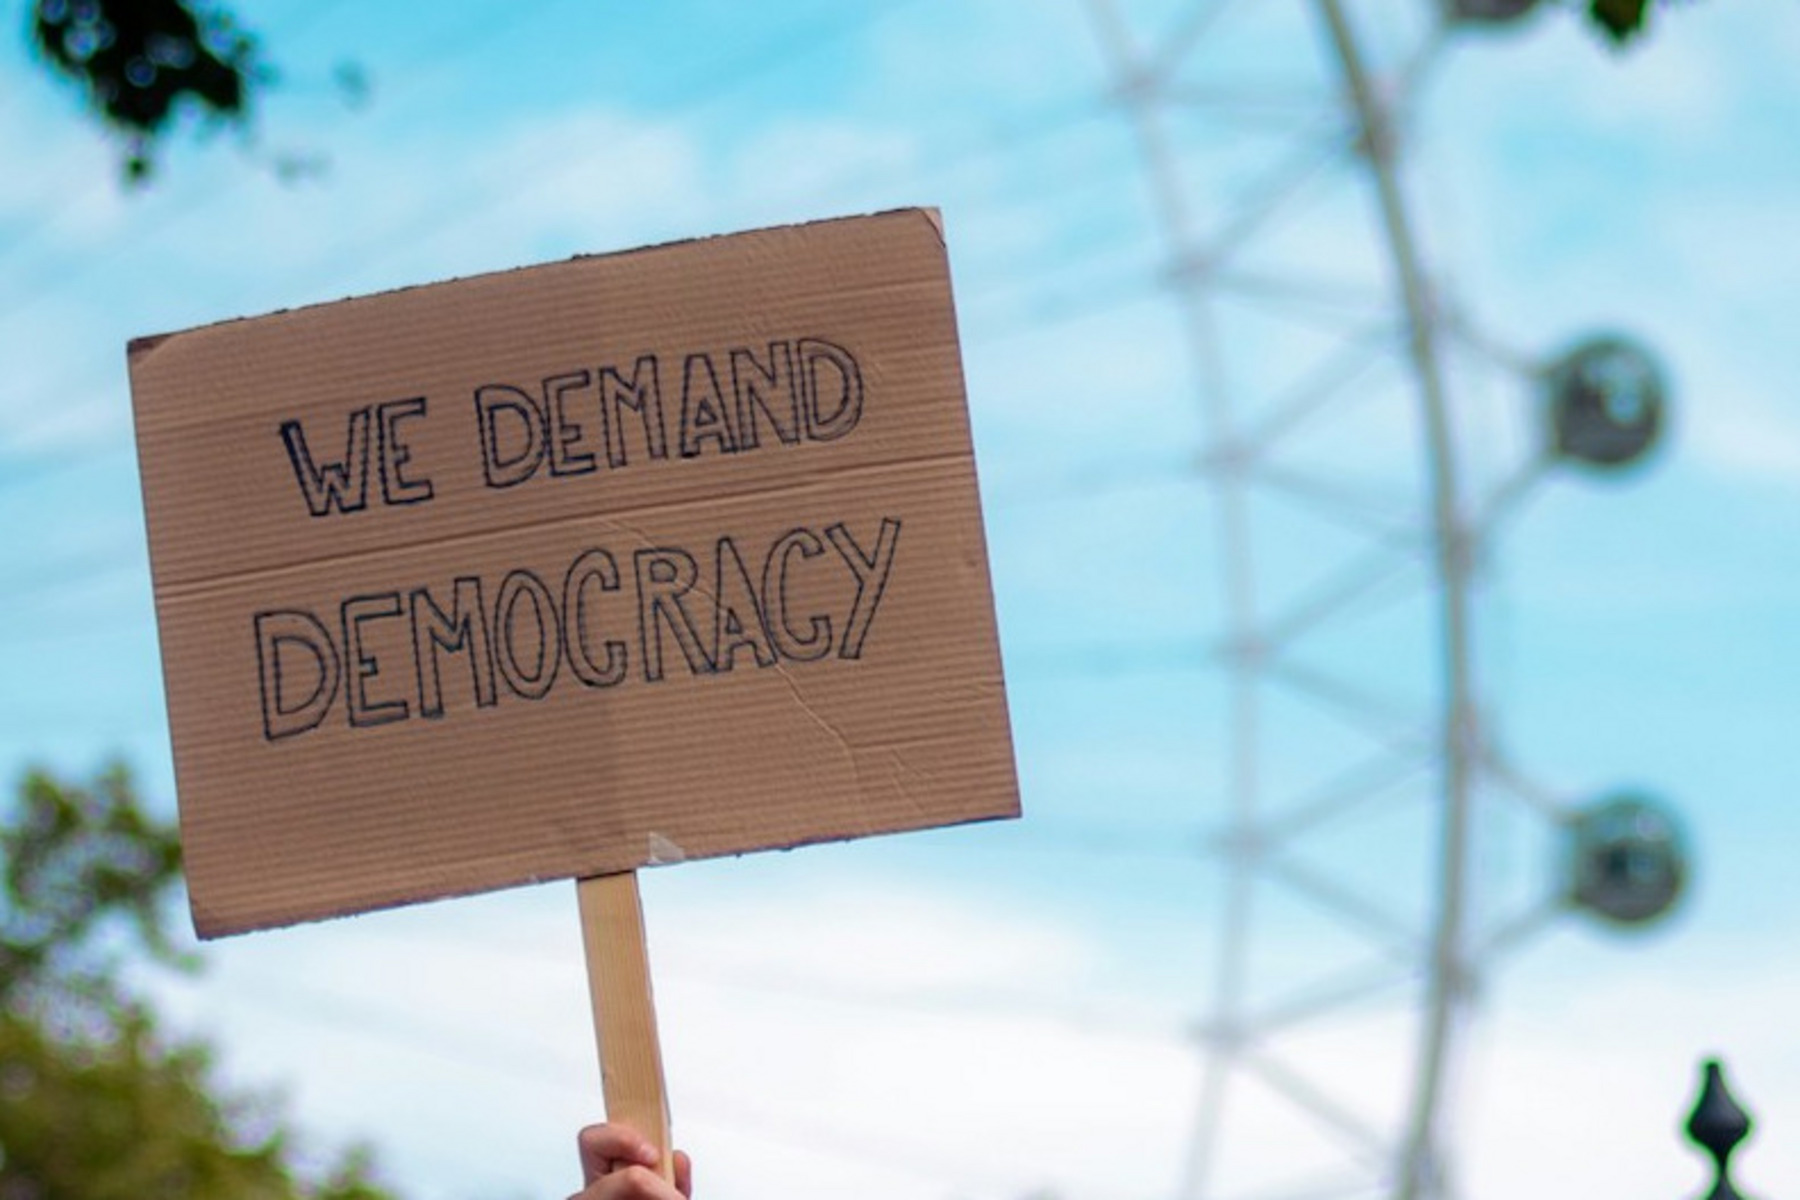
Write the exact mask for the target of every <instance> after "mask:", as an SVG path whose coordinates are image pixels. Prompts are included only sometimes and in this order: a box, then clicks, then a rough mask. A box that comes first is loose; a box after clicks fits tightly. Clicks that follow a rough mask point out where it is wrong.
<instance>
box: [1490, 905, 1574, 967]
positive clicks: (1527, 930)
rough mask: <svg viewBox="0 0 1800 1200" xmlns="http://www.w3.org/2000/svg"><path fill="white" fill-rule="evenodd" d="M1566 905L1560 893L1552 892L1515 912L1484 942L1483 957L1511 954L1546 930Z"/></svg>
mask: <svg viewBox="0 0 1800 1200" xmlns="http://www.w3.org/2000/svg"><path fill="white" fill-rule="evenodd" d="M1564 907H1565V905H1564V903H1563V899H1562V897H1561V896H1560V895H1557V894H1551V895H1548V896H1544V897H1542V898H1541V899H1539V900H1538V901H1537V902H1536V903H1535V904H1532V905H1530V906H1528V907H1526V908H1525V909H1524V910H1523V911H1521V912H1518V913H1515V914H1514V915H1513V916H1512V917H1510V918H1508V919H1507V920H1506V921H1505V922H1503V923H1502V924H1501V925H1500V926H1499V928H1497V929H1495V930H1494V931H1493V932H1492V933H1490V934H1488V935H1487V937H1486V938H1485V939H1484V940H1483V942H1482V957H1484V958H1485V957H1499V956H1500V955H1503V954H1509V953H1511V952H1512V951H1514V950H1517V949H1518V948H1519V947H1521V946H1523V945H1524V944H1525V943H1526V942H1528V941H1530V940H1531V939H1532V938H1535V937H1536V936H1537V935H1539V934H1541V933H1542V932H1544V930H1545V929H1547V928H1548V927H1549V926H1550V924H1551V922H1553V921H1554V920H1556V918H1557V917H1559V916H1561V915H1562V912H1563V909H1564Z"/></svg>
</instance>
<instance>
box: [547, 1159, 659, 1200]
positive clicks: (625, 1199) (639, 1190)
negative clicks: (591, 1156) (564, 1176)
mask: <svg viewBox="0 0 1800 1200" xmlns="http://www.w3.org/2000/svg"><path fill="white" fill-rule="evenodd" d="M678 1196H679V1194H678V1193H677V1192H676V1191H675V1189H674V1188H672V1187H670V1186H669V1184H668V1182H667V1181H666V1180H664V1179H663V1177H662V1176H661V1175H660V1174H658V1173H657V1172H656V1170H655V1168H653V1167H646V1166H643V1165H641V1164H633V1165H632V1166H629V1167H623V1168H620V1169H619V1170H616V1171H613V1172H612V1173H611V1174H609V1175H604V1176H602V1177H601V1178H599V1179H597V1180H595V1181H594V1182H593V1183H591V1184H589V1185H588V1186H587V1187H585V1188H583V1189H582V1190H581V1191H580V1192H578V1193H576V1194H575V1195H573V1196H571V1197H570V1198H569V1200H678Z"/></svg>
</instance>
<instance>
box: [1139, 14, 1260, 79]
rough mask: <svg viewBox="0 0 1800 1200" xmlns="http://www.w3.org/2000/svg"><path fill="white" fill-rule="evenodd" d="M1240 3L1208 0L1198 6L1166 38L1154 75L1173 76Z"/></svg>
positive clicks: (1154, 68) (1160, 76)
mask: <svg viewBox="0 0 1800 1200" xmlns="http://www.w3.org/2000/svg"><path fill="white" fill-rule="evenodd" d="M1238 3H1240V0H1206V2H1205V3H1201V4H1196V5H1195V6H1194V7H1193V9H1192V10H1190V11H1189V13H1188V15H1187V18H1186V19H1185V20H1184V21H1182V23H1181V24H1180V26H1178V27H1177V28H1176V29H1174V30H1172V31H1171V32H1170V33H1169V34H1168V35H1167V36H1166V37H1164V39H1163V44H1162V48H1161V49H1160V50H1159V51H1158V52H1157V55H1156V63H1155V65H1154V67H1153V70H1154V73H1155V74H1156V75H1157V76H1158V77H1159V78H1167V77H1168V76H1170V75H1173V74H1174V73H1175V70H1176V69H1177V68H1178V67H1179V66H1180V65H1181V60H1182V59H1184V58H1186V57H1187V56H1188V54H1189V53H1190V52H1191V51H1192V50H1193V48H1194V46H1195V45H1196V44H1197V43H1198V42H1199V41H1200V39H1201V38H1202V37H1204V36H1205V35H1206V32H1207V30H1209V29H1211V28H1212V27H1213V26H1215V25H1216V24H1218V22H1219V19H1220V18H1221V17H1223V16H1225V14H1226V13H1228V12H1229V11H1230V10H1231V9H1232V7H1233V6H1234V5H1236V4H1238Z"/></svg>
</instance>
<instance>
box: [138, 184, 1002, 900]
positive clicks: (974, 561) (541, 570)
mask: <svg viewBox="0 0 1800 1200" xmlns="http://www.w3.org/2000/svg"><path fill="white" fill-rule="evenodd" d="M130 365H131V380H132V394H133V402H134V406H135V409H136V419H137V437H138V450H139V458H140V467H141V472H142V477H143V486H144V500H145V512H146V520H147V523H148V526H149V535H150V550H151V561H152V569H153V575H154V580H155V587H156V604H157V617H158V623H159V627H160V631H161V639H162V648H163V659H164V676H165V680H166V686H167V691H168V706H169V722H170V729H171V733H172V736H173V740H174V750H175V765H176V781H177V787H178V795H179V800H180V807H181V821H182V829H183V837H184V841H185V846H186V859H187V867H188V873H189V892H190V895H191V897H192V901H193V906H194V915H195V924H196V926H197V927H198V928H199V930H200V932H201V933H202V934H203V935H205V936H213V935H217V934H225V933H233V932H239V931H242V930H247V929H254V928H259V927H265V926H272V925H279V924H285V923H289V922H294V921H302V920H309V919H315V918H319V917H325V916H332V915H337V914H342V913H348V912H355V911H360V910H364V909H368V908H374V907H380V906H386V905H395V904H403V903H409V902H413V901H418V900H424V899H429V898H433V897H439V896H447V895H452V894H459V893H465V892H473V891H480V890H486V889H491V888H497V887H504V886H508V885H511V884H516V883H519V882H523V881H526V880H532V879H542V878H552V877H558V876H587V875H595V874H606V873H611V872H618V871H624V870H630V869H634V868H636V867H639V866H644V865H648V864H651V863H655V862H668V861H680V860H683V859H688V858H702V857H708V856H713V855H720V854H733V853H739V852H743V851H748V850H756V849H764V848H774V847H785V846H793V845H798V844H801V843H805V842H813V841H821V840H828V839H835V838H848V837H858V836H863V835H867V834H874V833H884V832H893V831H900V830H907V829H919V828H925V827H929V826H936V825H944V824H950V823H954V822H960V821H972V820H982V819H988V818H994V817H1006V816H1013V815H1016V814H1017V812H1018V799H1017V785H1016V782H1015V779H1014V773H1013V760H1012V748H1011V738H1010V733H1009V730H1008V724H1007V714H1006V702H1005V690H1004V685H1003V680H1002V676H1001V670H1000V658H999V652H998V646H997V642H996V637H995V630H994V613H993V601H992V596H991V591H990V586H989V581H988V574H987V552H986V546H985V542H984V538H983V533H982V527H981V518H980V510H979V506H978V501H977V494H976V481H975V469H974V460H973V455H972V451H971V448H970V441H969V428H968V415H967V408H966V402H965V399H964V394H963V378H962V366H961V360H960V354H959V350H958V346H957V339H956V326H955V317H954V312H953V308H952V303H951V294H950V283H949V273H948V268H947V263H946V258H945V249H944V241H943V231H942V227H941V224H940V223H939V221H938V218H937V216H936V214H935V213H930V212H926V211H923V210H909V211H902V212H894V213H885V214H881V215H878V216H872V217H860V218H850V219H844V220H837V221H827V222H821V223H818V224H813V225H803V226H793V227H788V228H783V229H772V230H764V231H759V232H755V233H745V234H738V235H734V236H729V237H720V238H713V239H709V240H705V241H696V242H686V243H681V244H677V245H672V246H666V247H660V248H656V249H650V250H641V251H633V252H629V253H624V254H615V255H608V256H603V257H595V258H584V259H577V260H573V261H570V262H564V263H557V264H552V265H548V266H540V267H531V268H526V269H521V270H516V271H510V272H505V273H502V274H497V275H488V276H482V277H477V278H472V279H464V280H458V281H456V282H453V283H445V284H437V285H433V286H428V287H419V288H412V289H408V290H404V291H399V292H391V293H388V294H385V295H380V296H373V297H367V298H361V299H354V300H346V301H342V302H339V303H336V304H329V305H323V306H319V307H314V308H306V309H299V310H294V311H290V312H283V313H278V314H275V315H272V316H267V317H261V318H255V319H250V320H241V321H234V322H229V323H226V324H222V325H215V326H210V327H207V328H202V329H196V330H190V331H188V332H185V333H177V334H171V335H165V336H162V337H159V338H154V339H141V340H139V341H136V342H134V343H133V344H132V347H131V353H130Z"/></svg>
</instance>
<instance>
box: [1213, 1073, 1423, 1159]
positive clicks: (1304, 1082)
mask: <svg viewBox="0 0 1800 1200" xmlns="http://www.w3.org/2000/svg"><path fill="white" fill-rule="evenodd" d="M1243 1063H1244V1066H1245V1067H1246V1068H1248V1069H1249V1070H1250V1071H1251V1072H1252V1073H1254V1074H1255V1075H1256V1076H1257V1078H1259V1079H1261V1080H1262V1081H1263V1083H1265V1084H1267V1085H1268V1086H1269V1087H1270V1088H1271V1089H1272V1090H1274V1091H1275V1092H1278V1093H1279V1094H1280V1095H1281V1096H1283V1097H1284V1098H1285V1099H1287V1100H1288V1102H1289V1103H1291V1104H1293V1105H1294V1106H1295V1107H1296V1108H1299V1109H1301V1110H1303V1111H1305V1112H1307V1113H1309V1114H1311V1115H1312V1116H1313V1118H1315V1119H1316V1120H1317V1121H1318V1122H1319V1123H1320V1124H1321V1125H1324V1126H1326V1127H1328V1128H1330V1129H1332V1130H1333V1131H1335V1132H1336V1133H1338V1134H1340V1135H1341V1136H1342V1137H1343V1139H1344V1140H1345V1141H1346V1142H1347V1143H1348V1144H1349V1146H1350V1148H1351V1149H1352V1150H1353V1151H1355V1152H1357V1153H1358V1155H1359V1157H1364V1158H1366V1159H1367V1160H1369V1161H1370V1162H1371V1163H1378V1162H1383V1161H1385V1160H1386V1158H1387V1154H1388V1149H1387V1145H1386V1142H1385V1141H1384V1140H1383V1138H1382V1136H1381V1134H1380V1133H1378V1132H1377V1131H1376V1130H1375V1129H1374V1128H1372V1127H1371V1126H1370V1125H1369V1124H1368V1123H1367V1122H1366V1121H1364V1120H1363V1119H1362V1118H1361V1117H1359V1116H1357V1115H1356V1114H1355V1113H1354V1112H1353V1111H1352V1110H1351V1109H1349V1108H1347V1107H1345V1106H1344V1105H1342V1104H1340V1103H1339V1102H1338V1101H1336V1100H1334V1099H1333V1098H1331V1097H1330V1096H1328V1095H1326V1093H1325V1092H1324V1091H1323V1090H1322V1089H1321V1088H1319V1087H1317V1086H1315V1085H1314V1084H1313V1083H1312V1081H1311V1080H1308V1079H1306V1078H1305V1077H1303V1076H1301V1075H1300V1074H1298V1073H1297V1072H1295V1071H1293V1070H1290V1069H1289V1068H1288V1067H1286V1066H1285V1065H1283V1064H1282V1063H1281V1062H1279V1061H1278V1060H1277V1059H1275V1058H1274V1057H1273V1056H1272V1055H1270V1054H1269V1053H1268V1052H1267V1051H1266V1050H1264V1049H1261V1048H1257V1049H1251V1050H1246V1051H1245V1052H1244V1054H1243Z"/></svg>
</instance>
